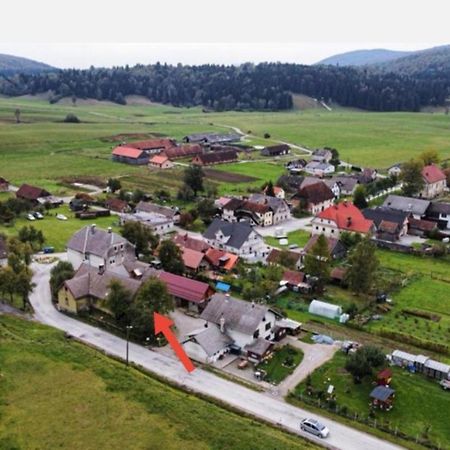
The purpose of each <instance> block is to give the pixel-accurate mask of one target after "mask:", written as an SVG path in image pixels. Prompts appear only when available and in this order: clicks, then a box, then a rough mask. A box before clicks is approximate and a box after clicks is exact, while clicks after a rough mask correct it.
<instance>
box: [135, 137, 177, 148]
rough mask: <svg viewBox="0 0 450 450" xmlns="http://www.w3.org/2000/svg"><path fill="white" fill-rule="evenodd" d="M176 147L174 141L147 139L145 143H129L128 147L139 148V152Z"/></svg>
mask: <svg viewBox="0 0 450 450" xmlns="http://www.w3.org/2000/svg"><path fill="white" fill-rule="evenodd" d="M174 145H175V141H173V140H172V139H147V140H145V141H138V142H129V143H127V147H132V148H137V149H139V150H155V149H164V150H167V149H169V148H171V147H173V146H174Z"/></svg>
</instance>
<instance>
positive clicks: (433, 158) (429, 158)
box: [417, 149, 440, 166]
mask: <svg viewBox="0 0 450 450" xmlns="http://www.w3.org/2000/svg"><path fill="white" fill-rule="evenodd" d="M417 159H418V160H419V161H420V162H421V163H422V164H423V165H424V166H428V165H430V164H439V161H440V157H439V153H438V152H437V151H436V150H432V149H430V150H425V151H423V152H422V153H421V154H420V155H419V156H418V158H417Z"/></svg>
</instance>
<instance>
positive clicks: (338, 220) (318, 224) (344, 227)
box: [312, 202, 374, 238]
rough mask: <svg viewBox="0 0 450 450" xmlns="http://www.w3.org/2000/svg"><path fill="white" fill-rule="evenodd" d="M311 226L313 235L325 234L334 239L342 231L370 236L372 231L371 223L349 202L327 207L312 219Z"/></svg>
mask: <svg viewBox="0 0 450 450" xmlns="http://www.w3.org/2000/svg"><path fill="white" fill-rule="evenodd" d="M312 224H313V228H312V233H313V234H325V236H327V237H335V238H337V237H338V236H339V233H340V232H342V231H348V232H350V233H359V234H370V233H372V232H373V229H374V224H373V221H372V220H369V219H366V218H365V217H364V215H363V213H362V212H361V211H360V210H359V209H358V208H357V207H356V206H355V205H354V204H353V203H351V202H342V203H339V204H337V205H333V206H329V207H328V208H327V209H325V210H324V211H322V212H320V213H319V214H317V216H316V217H314V219H313V220H312Z"/></svg>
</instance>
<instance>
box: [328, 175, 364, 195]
mask: <svg viewBox="0 0 450 450" xmlns="http://www.w3.org/2000/svg"><path fill="white" fill-rule="evenodd" d="M331 180H332V181H335V182H336V183H338V185H339V186H340V187H341V188H342V190H343V191H346V192H352V191H353V189H355V186H356V185H357V184H358V183H359V181H358V178H357V177H355V176H352V175H350V176H339V175H338V176H335V177H332V178H331Z"/></svg>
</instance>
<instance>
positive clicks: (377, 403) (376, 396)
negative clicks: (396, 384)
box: [370, 385, 395, 411]
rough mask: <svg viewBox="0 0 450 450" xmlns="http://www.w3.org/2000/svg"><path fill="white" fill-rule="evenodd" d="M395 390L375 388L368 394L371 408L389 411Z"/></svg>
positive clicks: (384, 387) (381, 387)
mask: <svg viewBox="0 0 450 450" xmlns="http://www.w3.org/2000/svg"><path fill="white" fill-rule="evenodd" d="M394 397H395V390H394V389H391V388H388V387H386V386H381V385H380V386H377V387H376V388H374V389H373V391H372V392H371V393H370V398H371V399H372V406H374V407H376V408H379V409H384V410H386V411H389V410H390V409H391V408H392V406H393V401H394Z"/></svg>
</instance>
